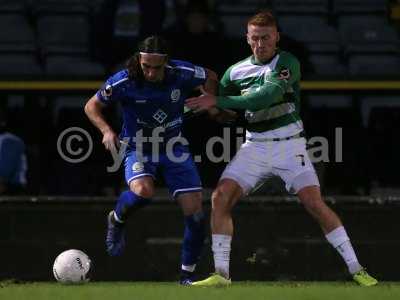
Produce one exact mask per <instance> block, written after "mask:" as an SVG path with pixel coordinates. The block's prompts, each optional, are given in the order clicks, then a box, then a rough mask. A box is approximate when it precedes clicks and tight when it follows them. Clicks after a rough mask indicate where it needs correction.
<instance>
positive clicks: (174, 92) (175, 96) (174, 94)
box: [171, 89, 181, 102]
mask: <svg viewBox="0 0 400 300" xmlns="http://www.w3.org/2000/svg"><path fill="white" fill-rule="evenodd" d="M180 97H181V90H179V89H173V90H172V92H171V100H172V102H176V101H178V100H179V98H180Z"/></svg>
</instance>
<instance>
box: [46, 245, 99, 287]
mask: <svg viewBox="0 0 400 300" xmlns="http://www.w3.org/2000/svg"><path fill="white" fill-rule="evenodd" d="M91 264H92V262H91V260H90V258H89V256H87V255H86V254H85V253H84V252H82V251H81V250H76V249H70V250H67V251H64V252H62V253H61V254H60V255H58V256H57V258H56V260H55V261H54V265H53V274H54V277H55V278H56V279H57V281H58V282H62V283H83V282H87V281H89V279H90V278H89V270H90V267H91Z"/></svg>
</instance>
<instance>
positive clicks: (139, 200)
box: [114, 191, 151, 222]
mask: <svg viewBox="0 0 400 300" xmlns="http://www.w3.org/2000/svg"><path fill="white" fill-rule="evenodd" d="M150 201H151V200H150V199H146V198H143V197H140V196H138V195H136V194H135V193H133V192H131V191H125V192H122V193H121V195H120V196H119V198H118V201H117V205H116V207H115V209H114V211H115V216H116V218H117V221H119V222H124V221H125V220H126V219H127V218H128V216H129V215H130V214H131V213H132V212H134V211H136V210H138V209H139V208H142V207H144V206H146V205H148V204H149V203H150Z"/></svg>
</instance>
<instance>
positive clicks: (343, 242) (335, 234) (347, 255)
mask: <svg viewBox="0 0 400 300" xmlns="http://www.w3.org/2000/svg"><path fill="white" fill-rule="evenodd" d="M325 237H326V239H327V240H328V242H329V243H330V244H331V245H332V246H333V247H334V248H335V249H336V250H337V252H339V254H340V255H341V256H342V258H343V259H344V261H345V263H346V265H347V268H348V269H349V272H350V274H354V273H357V272H358V271H360V270H361V269H362V266H361V265H360V263H359V262H358V259H357V256H356V254H355V253H354V249H353V246H352V245H351V243H350V239H349V237H348V236H347V233H346V230H345V229H344V227H343V226H340V227H338V228H336V229H334V230H332V231H331V232H329V233H328V234H327V235H325Z"/></svg>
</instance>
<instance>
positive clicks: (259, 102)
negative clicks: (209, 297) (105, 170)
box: [186, 11, 377, 286]
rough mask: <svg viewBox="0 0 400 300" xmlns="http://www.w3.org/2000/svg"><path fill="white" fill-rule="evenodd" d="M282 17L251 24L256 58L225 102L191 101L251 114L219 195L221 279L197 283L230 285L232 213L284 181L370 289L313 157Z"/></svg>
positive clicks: (214, 218)
mask: <svg viewBox="0 0 400 300" xmlns="http://www.w3.org/2000/svg"><path fill="white" fill-rule="evenodd" d="M278 41H279V32H278V30H277V25H276V21H275V18H274V16H273V15H272V14H271V13H270V12H268V11H263V12H260V13H258V14H256V15H254V16H253V17H251V18H250V19H249V21H248V24H247V42H248V44H249V45H250V47H251V50H252V52H253V55H252V56H250V57H249V58H246V59H244V60H242V61H240V62H238V63H236V64H235V65H233V66H231V67H230V68H229V69H228V70H227V71H226V72H225V74H224V76H223V78H222V79H221V81H220V87H219V96H213V95H207V94H205V95H203V96H201V97H196V98H191V99H188V100H187V102H186V105H187V106H189V107H190V108H193V109H195V110H205V109H209V108H211V107H214V106H215V107H217V108H219V109H243V110H245V111H246V113H245V116H246V119H247V121H248V126H247V132H246V142H245V143H244V144H243V145H242V146H241V148H240V149H239V151H238V152H237V153H236V156H235V158H234V159H233V160H232V161H231V162H230V164H228V166H227V167H226V169H225V171H224V172H223V174H222V176H221V178H220V180H219V182H218V185H217V188H216V189H215V190H214V192H213V194H212V213H211V231H212V250H213V253H214V263H215V272H216V273H215V274H214V275H212V276H211V277H209V278H207V279H205V280H202V281H198V282H195V283H193V285H199V286H215V285H229V284H230V283H231V280H230V276H229V261H230V251H231V240H232V235H233V222H232V216H231V209H232V207H233V206H234V205H235V204H236V202H237V201H238V200H239V199H240V198H241V197H242V196H244V195H246V194H248V193H249V192H250V191H251V190H252V189H253V188H254V187H255V186H256V185H257V183H259V182H260V181H263V180H265V179H267V178H268V177H270V176H271V175H278V176H280V177H281V178H282V179H283V180H284V182H285V183H286V189H287V190H288V192H290V193H293V194H296V195H297V196H298V197H299V199H300V201H301V203H302V204H303V205H304V207H305V208H306V210H307V211H308V212H309V213H310V214H311V215H312V216H313V217H314V219H316V221H317V222H318V223H319V225H320V226H321V228H322V231H323V232H324V234H325V237H326V239H327V240H328V242H329V243H330V244H331V245H332V246H333V247H334V248H335V249H336V250H337V251H338V252H339V254H340V255H341V256H342V257H343V260H344V261H345V263H346V264H347V267H348V270H349V272H350V274H351V275H352V277H353V279H354V280H355V281H356V282H357V283H359V284H360V285H362V286H372V285H375V284H377V280H376V279H375V278H373V277H372V276H370V275H369V274H368V273H367V272H366V271H365V269H364V268H363V267H362V266H361V265H360V263H359V262H358V259H357V257H356V254H355V252H354V250H353V247H352V245H351V242H350V239H349V237H348V235H347V233H346V230H345V228H344V227H343V225H342V222H341V220H340V219H339V217H338V216H337V215H336V214H335V212H333V211H332V210H331V209H330V208H329V207H328V206H327V205H326V204H325V203H324V201H323V200H322V197H321V192H320V187H319V181H318V177H317V175H316V172H315V170H314V167H313V165H312V163H311V161H310V159H309V157H308V154H307V151H306V140H305V138H304V131H303V130H304V129H303V123H302V121H301V119H300V114H299V106H300V86H299V85H300V64H299V61H298V60H297V59H296V57H295V56H293V55H292V54H290V53H289V52H286V51H281V50H279V49H278V48H277V46H276V45H277V43H278Z"/></svg>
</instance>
